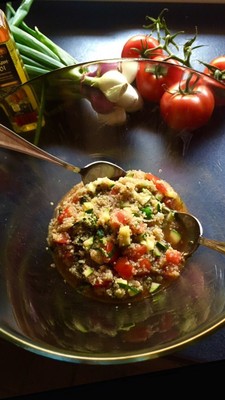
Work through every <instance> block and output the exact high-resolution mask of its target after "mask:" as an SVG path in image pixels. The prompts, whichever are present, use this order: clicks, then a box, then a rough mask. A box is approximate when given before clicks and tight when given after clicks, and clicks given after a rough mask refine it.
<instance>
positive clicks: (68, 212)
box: [57, 206, 72, 224]
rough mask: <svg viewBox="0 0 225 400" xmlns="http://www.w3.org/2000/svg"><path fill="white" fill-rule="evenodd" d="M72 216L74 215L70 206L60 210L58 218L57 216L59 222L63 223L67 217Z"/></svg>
mask: <svg viewBox="0 0 225 400" xmlns="http://www.w3.org/2000/svg"><path fill="white" fill-rule="evenodd" d="M71 216H72V213H71V210H70V207H69V206H68V207H66V208H65V210H63V211H62V212H60V214H59V215H58V218H57V220H58V223H59V224H62V223H63V222H64V219H65V218H69V217H71Z"/></svg>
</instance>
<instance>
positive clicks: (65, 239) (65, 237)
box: [55, 232, 70, 244]
mask: <svg viewBox="0 0 225 400" xmlns="http://www.w3.org/2000/svg"><path fill="white" fill-rule="evenodd" d="M55 242H56V243H59V244H69V243H70V236H69V234H68V233H67V232H61V233H59V234H58V236H57V239H55Z"/></svg>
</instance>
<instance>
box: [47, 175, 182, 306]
mask: <svg viewBox="0 0 225 400" xmlns="http://www.w3.org/2000/svg"><path fill="white" fill-rule="evenodd" d="M176 210H177V211H186V207H185V205H184V203H183V201H182V199H181V198H180V196H179V195H178V193H177V192H176V191H175V190H174V189H173V188H172V187H171V185H170V184H169V183H168V182H166V181H165V180H162V179H160V178H159V177H157V176H155V175H153V174H152V173H150V172H144V171H141V170H130V171H127V173H126V175H125V176H124V177H121V178H119V179H118V180H116V181H114V180H111V179H109V178H98V179H96V180H95V181H93V182H90V183H88V184H86V185H84V184H83V183H82V182H81V183H79V184H77V185H75V186H74V187H73V188H72V189H71V190H70V191H69V193H67V194H66V195H65V196H64V197H63V199H62V200H61V201H60V202H59V203H58V205H57V206H56V208H55V211H54V215H53V218H52V219H51V221H50V223H49V228H48V237H47V242H48V246H49V248H50V250H51V252H52V255H53V259H54V264H55V266H56V268H57V269H58V271H59V272H60V274H61V275H62V276H63V278H64V279H65V281H66V282H68V284H70V285H72V286H74V287H75V288H77V289H78V290H79V292H82V293H83V294H84V295H87V296H93V297H95V298H96V297H97V298H99V299H103V300H126V299H131V298H135V299H138V298H143V297H146V296H149V295H151V294H152V293H154V292H155V291H156V290H158V289H159V288H162V287H164V286H166V285H167V284H168V283H170V282H171V281H174V280H176V279H177V278H179V276H180V274H181V271H182V269H183V267H184V263H185V258H184V255H183V253H182V251H181V250H179V249H180V248H181V247H180V244H181V242H182V232H181V227H179V226H178V223H177V221H176V219H175V216H174V214H175V213H174V211H176Z"/></svg>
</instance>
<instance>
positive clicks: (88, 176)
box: [0, 124, 126, 184]
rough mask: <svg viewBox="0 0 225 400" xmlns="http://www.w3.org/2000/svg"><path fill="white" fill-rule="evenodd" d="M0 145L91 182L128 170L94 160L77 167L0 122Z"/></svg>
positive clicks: (121, 174) (113, 177)
mask: <svg viewBox="0 0 225 400" xmlns="http://www.w3.org/2000/svg"><path fill="white" fill-rule="evenodd" d="M0 147H3V148H6V149H9V150H14V151H18V152H20V153H24V154H28V155H29V156H34V157H37V158H40V159H42V160H46V161H51V162H53V163H55V164H58V165H61V166H62V167H64V168H66V169H68V170H70V171H73V172H75V173H78V174H80V175H81V177H82V180H83V182H84V183H85V184H86V183H89V182H92V181H94V180H95V179H97V178H103V177H108V178H110V179H114V180H115V179H119V178H120V177H121V176H124V175H125V174H126V172H125V171H124V170H123V169H122V168H121V167H119V166H118V165H116V164H113V163H111V162H109V161H94V162H92V163H90V164H88V165H86V166H85V167H83V168H80V167H75V165H73V164H69V163H68V162H66V161H64V160H61V159H60V158H58V157H55V156H53V155H52V154H50V153H48V152H46V151H44V150H42V149H40V148H39V147H37V146H35V145H34V144H32V143H30V142H29V141H27V140H26V139H23V138H22V137H20V136H19V135H17V134H16V133H15V132H13V131H12V130H11V129H9V128H7V127H6V126H4V125H1V124H0Z"/></svg>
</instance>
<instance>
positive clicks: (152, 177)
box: [145, 172, 159, 183]
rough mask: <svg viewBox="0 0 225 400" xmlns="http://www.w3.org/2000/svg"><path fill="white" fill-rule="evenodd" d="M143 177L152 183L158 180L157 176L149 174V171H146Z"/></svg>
mask: <svg viewBox="0 0 225 400" xmlns="http://www.w3.org/2000/svg"><path fill="white" fill-rule="evenodd" d="M145 178H146V179H148V181H152V182H154V183H156V182H157V181H158V180H159V178H158V177H157V176H155V175H153V174H151V172H147V173H146V174H145Z"/></svg>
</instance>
